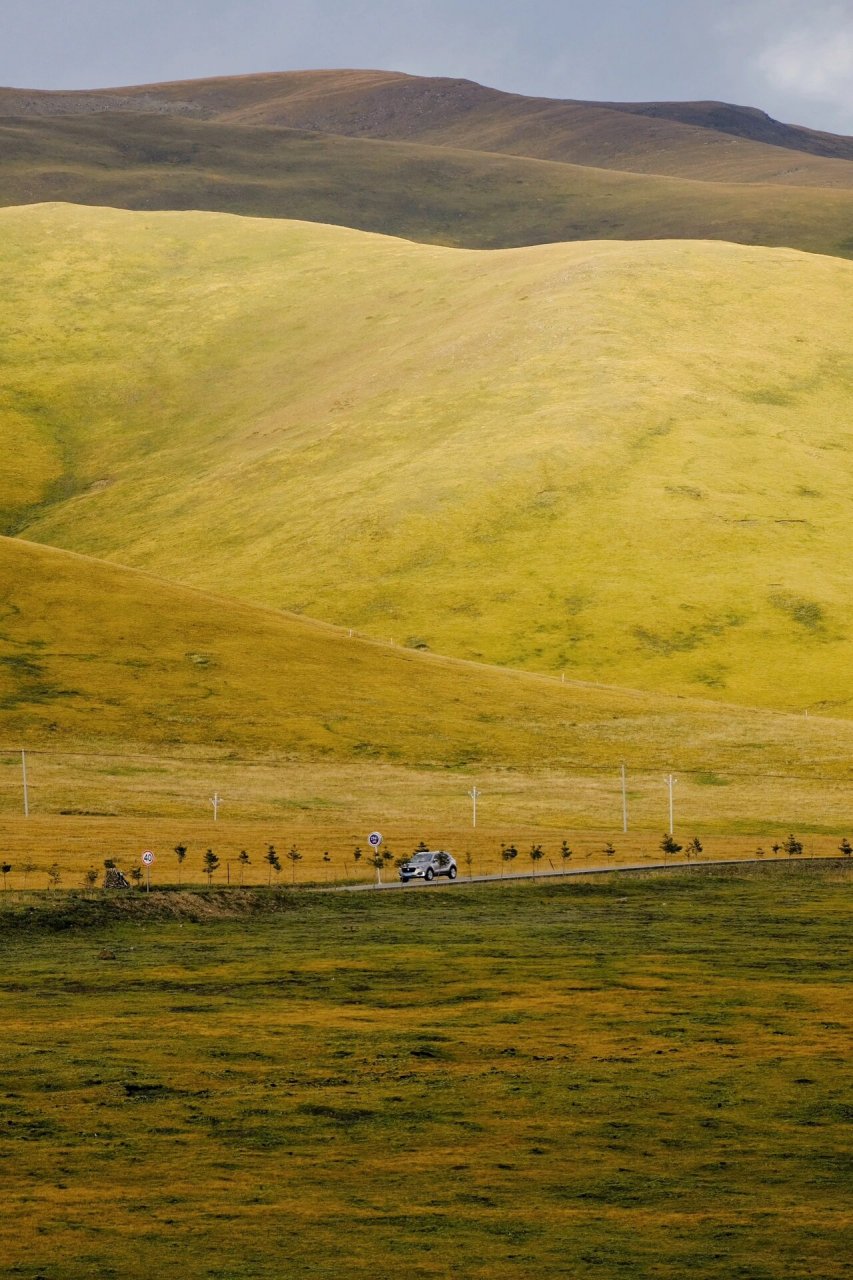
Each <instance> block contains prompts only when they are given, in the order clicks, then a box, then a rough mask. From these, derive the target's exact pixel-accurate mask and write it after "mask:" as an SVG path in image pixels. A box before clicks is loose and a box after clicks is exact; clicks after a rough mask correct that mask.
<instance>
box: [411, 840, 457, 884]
mask: <svg viewBox="0 0 853 1280" xmlns="http://www.w3.org/2000/svg"><path fill="white" fill-rule="evenodd" d="M458 874H459V872H458V868H457V866H456V859H455V858H453V857H451V855H450V854H449V853H445V852H444V850H443V849H427V850H425V851H424V852H418V853H413V854H412V856H411V858H409V861H408V862H404V863H403V865H402V867H401V868H400V879H401V880H402V881H403V884H408V882H409V881H410V880H426V881H427V882H429V881H430V880H434V879H435V877H436V876H447V878H448V880H455V879H456V877H457V875H458Z"/></svg>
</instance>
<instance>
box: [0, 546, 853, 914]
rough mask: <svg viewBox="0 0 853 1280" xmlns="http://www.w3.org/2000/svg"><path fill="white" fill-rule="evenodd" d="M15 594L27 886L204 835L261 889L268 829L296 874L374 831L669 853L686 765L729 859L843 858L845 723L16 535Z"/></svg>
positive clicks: (15, 805) (0, 552) (5, 634)
mask: <svg viewBox="0 0 853 1280" xmlns="http://www.w3.org/2000/svg"><path fill="white" fill-rule="evenodd" d="M0 590H2V599H3V601H4V606H3V619H2V624H0V710H2V715H3V739H2V741H0V856H2V857H3V858H5V859H6V860H7V861H9V862H11V864H12V866H13V869H14V870H13V873H12V876H11V878H10V880H9V885H10V887H15V888H20V887H23V886H24V885H25V884H26V883H29V884H31V885H32V884H33V883H35V882H36V881H37V882H38V884H39V885H42V884H43V883H44V873H45V871H46V869H47V868H48V867H49V866H50V865H51V864H52V863H54V862H56V863H58V865H59V866H60V868H61V869H62V872H63V875H64V877H65V883H66V884H77V883H79V880H80V877H81V876H82V874H83V873H84V872H85V871H86V870H88V869H89V868H90V867H92V866H95V867H96V868H100V867H101V864H102V862H103V859H104V858H106V857H116V858H119V859H120V860H121V862H122V865H125V866H127V865H134V864H135V862H136V860H137V859H138V855H139V853H140V852H141V850H142V849H143V848H148V847H150V848H153V849H155V850H156V852H157V854H158V866H157V869H156V873H155V881H156V882H162V881H163V878H164V877H165V879H166V880H169V879H170V878H172V877H173V876H174V874H175V871H176V867H175V864H174V859H173V856H172V849H173V848H174V846H175V845H176V844H177V843H179V842H183V843H187V844H188V845H189V847H190V850H191V857H190V861H189V862H188V864H187V868H186V869H185V872H184V874H185V877H186V878H187V879H195V880H198V879H199V878H200V876H201V862H200V857H201V854H202V853H203V851H204V849H205V848H208V847H214V848H215V851H216V852H217V854H218V855H219V856H220V858H221V859H222V870H221V873H220V874H221V876H224V875H225V874H226V869H227V861H228V859H229V858H230V859H234V858H236V855H237V854H238V853H239V852H240V850H241V849H243V848H245V849H247V850H248V851H249V852H250V854H251V857H252V868H251V870H250V872H249V880H250V881H252V880H257V879H258V878H260V879H265V877H266V873H267V868H266V867H265V865H264V864H263V862H262V855H263V853H264V851H265V849H266V846H267V844H268V843H270V842H272V843H274V844H276V845H277V847H278V849H279V851H280V853H281V854H282V855H284V854H285V853H286V851H287V849H288V848H289V847H290V846H291V845H293V844H295V845H296V846H297V847H298V849H299V850H300V851H301V853H302V856H303V861H302V862H301V863H300V864H299V866H298V868H294V869H293V870H294V871H298V875H299V878H300V879H305V878H308V879H312V878H320V879H325V878H327V877H328V876H332V875H333V876H335V877H337V878H343V877H345V876H350V877H351V876H354V875H355V876H357V875H363V876H369V875H370V874H371V872H370V871H369V870H368V869H367V864H366V861H365V862H363V863H362V866H361V867H360V868H359V867H357V866H356V865H355V864H354V863H353V862H352V851H353V848H354V846H356V845H359V844H360V845H362V846H364V842H365V837H366V835H367V833H368V831H370V830H372V829H373V828H374V827H376V826H377V825H378V826H380V827H381V828H382V830H383V831H384V833H385V834H386V837H387V847H389V848H391V849H393V850H394V851H395V852H396V853H397V854H400V853H408V852H409V851H410V850H411V849H412V848H414V846H415V845H416V844H417V842H418V841H419V840H421V839H426V840H427V841H428V843H430V844H437V845H447V846H449V847H450V848H452V849H453V850H454V851H455V852H457V853H458V855H459V856H460V858H462V856H463V855H464V853H466V852H470V853H471V855H472V857H473V858H474V859H475V860H476V863H477V867H478V869H479V870H481V871H497V870H499V869H500V866H501V864H500V860H499V851H500V845H501V843H504V844H509V843H512V842H516V843H517V844H518V847H519V850H520V855H521V863H522V864H524V862H525V857H526V854H527V851H528V849H529V847H530V845H531V844H533V843H542V844H543V845H544V847H545V850H546V856H547V857H548V858H550V859H552V860H553V861H555V862H557V863H559V853H558V850H559V845H560V843H561V841H562V840H563V839H564V838H566V837H568V838H569V839H570V842H571V844H572V847H573V848H575V850H576V852H577V855H578V857H579V858H587V857H593V856H599V855H601V853H602V850H603V847H604V844H605V843H606V841H607V840H612V841H613V843H614V844H615V845H616V849H617V854H616V855H615V860H617V861H619V860H633V859H635V858H636V857H638V856H651V855H652V854H653V853H657V842H658V840H659V837H660V831H661V830H662V828H663V826H664V825H665V822H666V815H667V806H666V787H665V784H664V774H665V773H667V772H669V771H671V770H674V771H676V772H677V774H678V779H679V781H678V784H677V792H678V796H677V814H678V829H679V831H680V832H683V833H684V834H685V836H692V835H695V834H699V835H701V836H702V837H703V839H706V840H707V839H708V838H709V837H712V844H713V849H714V851H715V852H716V854H717V855H718V856H719V855H724V856H727V855H728V854H730V853H751V852H753V851H754V849H755V848H756V846H757V845H758V844H763V846H764V847H765V849H766V850H767V851H769V849H770V845H771V844H772V843H773V842H774V841H776V840H779V839H781V838H783V837H784V835H785V834H786V833H787V832H788V831H790V830H796V831H799V832H801V833H802V832H807V833H809V834H810V835H811V836H812V837H813V838H814V841H816V844H814V849H812V846H810V851H819V852H825V851H827V850H830V851H834V850H835V848H836V846H837V843H838V838H839V837H840V836H841V835H843V834H845V833H848V832H847V824H848V819H849V813H850V805H851V800H853V782H851V778H850V768H849V761H850V757H851V754H852V753H853V726H851V723H850V721H849V720H843V719H832V718H828V717H817V716H811V717H803V716H801V715H797V716H795V715H783V714H778V713H773V712H769V711H760V710H750V709H748V708H743V707H738V706H733V705H725V704H719V703H714V702H709V701H702V700H699V699H687V698H675V697H666V696H663V695H660V694H650V693H642V692H638V691H635V690H629V689H619V688H607V687H601V686H592V685H585V684H582V683H574V682H566V683H564V682H562V681H560V680H556V679H554V678H546V677H541V676H536V675H531V674H527V673H523V672H513V671H503V670H499V669H496V668H487V667H484V666H482V665H479V664H472V663H466V662H459V661H454V660H451V659H447V658H441V657H438V656H435V655H432V654H426V653H422V652H419V651H416V650H411V649H406V648H404V647H401V646H393V645H388V644H380V643H377V642H376V641H372V640H370V639H368V638H365V637H360V636H358V635H350V634H349V633H348V632H347V631H342V630H339V629H336V628H334V627H329V626H323V625H320V624H316V623H311V622H307V621H305V620H304V619H302V618H298V617H295V616H287V615H282V614H279V613H276V612H274V611H271V610H265V609H260V608H257V607H251V606H247V605H241V604H239V603H236V602H234V601H229V600H226V599H223V598H220V597H214V596H210V595H207V594H205V593H202V592H197V591H192V590H188V589H186V588H181V587H177V586H175V585H174V584H169V583H166V582H163V581H159V580H157V579H155V578H152V577H150V576H148V575H146V574H143V573H139V572H137V571H132V570H127V569H122V568H120V567H118V566H115V565H111V564H105V563H101V562H98V561H93V560H89V559H87V558H86V557H82V556H78V555H74V554H72V553H69V552H62V551H57V550H55V549H53V548H47V547H42V546H38V545H35V544H32V543H26V542H23V541H21V540H17V539H2V540H0ZM22 748H26V750H27V782H28V801H29V808H30V816H29V817H28V818H24V817H23V816H22V773H21V764H22V762H21V756H20V751H21V749H22ZM622 761H625V762H626V764H627V768H628V781H629V787H628V792H629V795H628V798H629V808H630V817H631V834H630V836H629V837H627V838H623V836H622V833H621V818H622V798H621V782H620V765H621V762H622ZM474 785H477V787H478V788H479V789H480V792H481V799H480V814H479V817H480V824H479V827H478V829H477V831H476V832H475V831H473V830H472V829H471V825H470V799H469V796H468V792H469V791H470V789H471V787H472V786H474ZM217 791H218V792H219V793H220V795H222V797H223V800H224V803H223V806H222V813H221V815H220V820H219V821H218V822H217V823H215V824H214V822H213V821H212V818H213V814H212V809H211V805H210V799H211V797H212V795H213V794H214V792H217ZM617 829H618V831H617ZM326 851H329V853H330V856H331V862H329V863H327V862H324V861H323V860H322V854H323V853H324V852H326ZM28 862H32V863H33V865H34V868H35V869H36V870H37V874H36V875H29V877H28V875H27V873H25V872H24V871H23V868H24V867H25V865H26V864H27V863H28ZM546 865H547V864H546ZM234 869H235V874H236V864H235V868H234ZM290 870H291V869H290V868H289V867H288V866H287V864H285V875H287V874H289V873H290Z"/></svg>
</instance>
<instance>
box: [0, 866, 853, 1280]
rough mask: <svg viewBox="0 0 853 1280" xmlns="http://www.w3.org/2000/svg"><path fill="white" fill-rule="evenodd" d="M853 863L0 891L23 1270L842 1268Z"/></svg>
mask: <svg viewBox="0 0 853 1280" xmlns="http://www.w3.org/2000/svg"><path fill="white" fill-rule="evenodd" d="M849 887H850V879H849V869H845V868H840V869H839V868H831V867H829V866H827V867H826V868H823V869H820V868H815V867H814V866H811V865H809V866H808V867H807V866H802V867H793V868H789V867H785V868H782V869H781V870H780V869H777V868H773V869H772V870H771V869H769V868H764V869H763V870H761V871H759V872H757V873H752V874H748V875H746V874H743V873H742V872H740V873H738V874H737V875H732V874H728V875H720V874H714V875H711V874H709V873H708V872H699V873H696V872H694V873H692V874H690V875H689V876H686V875H684V874H682V873H680V874H678V875H675V876H672V875H669V876H668V877H667V878H666V879H661V878H652V879H646V880H630V879H619V878H612V879H608V880H607V881H605V882H601V883H595V884H587V885H584V886H580V885H572V886H561V887H553V886H548V887H544V886H539V887H536V888H529V889H509V888H498V889H496V890H482V889H481V890H465V889H460V888H458V887H457V888H455V889H451V890H448V891H444V890H438V891H427V892H425V893H417V892H416V893H414V894H412V895H410V896H407V895H393V896H392V897H386V898H381V897H378V896H377V897H373V896H371V897H365V896H364V895H360V896H357V897H356V898H354V897H352V896H350V895H343V896H332V897H321V896H315V897H310V896H308V895H301V894H296V895H289V894H286V893H283V894H275V893H273V894H271V895H269V896H266V895H261V896H256V895H240V894H237V895H234V896H232V897H230V898H229V897H228V895H227V894H222V893H219V894H214V895H212V896H211V897H209V898H204V897H198V898H192V897H190V896H185V897H184V898H180V897H178V896H164V897H163V898H162V899H161V898H160V897H158V896H157V895H152V897H151V899H150V900H149V901H147V902H146V901H145V900H144V899H142V900H140V898H139V897H138V896H134V897H132V898H131V899H130V900H128V901H127V902H125V903H124V904H123V905H122V904H115V903H112V902H104V900H103V899H102V898H95V899H92V900H89V901H87V900H84V899H82V898H79V897H78V898H77V899H69V898H68V897H67V896H66V895H63V894H56V895H53V896H52V898H51V900H50V901H47V900H46V899H42V902H41V904H40V905H38V906H35V907H34V906H33V905H32V903H30V904H29V906H27V905H26V904H22V905H13V902H12V899H13V898H14V895H7V897H6V898H5V899H3V897H2V895H0V911H2V921H3V927H2V931H0V939H1V940H0V947H2V978H0V986H2V989H3V1002H4V1029H5V1033H6V1048H5V1050H4V1054H3V1060H2V1065H0V1072H2V1076H3V1080H2V1107H3V1124H2V1126H0V1155H2V1161H0V1171H2V1172H0V1178H2V1179H3V1184H2V1185H3V1197H4V1210H5V1211H4V1214H3V1216H2V1220H0V1236H2V1254H3V1257H4V1261H5V1273H6V1274H7V1275H8V1276H10V1277H25V1278H26V1280H33V1278H34V1277H36V1276H50V1277H51V1280H83V1277H87V1278H88V1277H90V1276H92V1275H93V1274H97V1275H98V1276H102V1277H116V1280H118V1278H119V1277H120V1278H121V1280H136V1278H137V1277H138V1278H139V1280H142V1278H143V1277H145V1280H147V1278H148V1277H150V1276H151V1275H159V1276H163V1277H164V1280H165V1278H168V1277H173V1276H174V1277H178V1276H182V1277H183V1276H186V1275H187V1274H188V1273H189V1272H191V1273H192V1275H193V1276H197V1277H210V1278H211V1280H226V1278H227V1280H249V1278H261V1277H263V1278H265V1280H266V1278H267V1277H269V1278H270V1280H272V1277H281V1276H285V1275H297V1274H299V1275H306V1276H307V1275H311V1276H331V1275H336V1276H346V1277H350V1276H352V1277H355V1276H371V1277H372V1276H376V1275H377V1274H380V1273H381V1274H398V1275H406V1276H413V1277H414V1276H424V1277H428V1276H447V1275H452V1274H459V1275H465V1276H466V1277H467V1276H470V1277H490V1278H498V1280H500V1278H503V1277H507V1280H508V1278H509V1277H519V1276H522V1275H523V1276H530V1275H547V1276H558V1275H559V1276H567V1277H573V1278H578V1280H587V1278H591V1277H601V1278H602V1280H604V1278H607V1280H610V1277H616V1276H619V1275H624V1274H626V1273H630V1274H631V1275H632V1276H636V1277H638V1278H640V1280H645V1278H648V1280H665V1278H670V1277H671V1280H682V1277H683V1276H685V1275H687V1274H690V1275H694V1276H696V1277H697V1278H701V1280H712V1278H714V1280H716V1278H719V1280H731V1277H733V1276H743V1277H744V1278H746V1277H748V1278H749V1280H780V1277H782V1276H784V1277H785V1280H805V1278H806V1277H809V1278H811V1277H815V1276H820V1277H821V1280H842V1278H843V1277H845V1276H849V1274H850V1262H849V1256H848V1253H847V1251H846V1249H845V1246H844V1236H845V1232H847V1231H849V1227H850V1212H849V1207H848V1200H849V1189H850V1184H849V1119H850V1116H849V1111H850V1108H849V1077H848V1074H847V1073H848V1065H849V1064H848V1063H847V1061H846V1048H847V1044H848V1043H849V1032H850V1000H849V974H848V971H847V965H846V960H845V952H846V943H847V920H848V919H849ZM113 957H114V958H113Z"/></svg>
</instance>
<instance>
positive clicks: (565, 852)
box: [560, 840, 572, 862]
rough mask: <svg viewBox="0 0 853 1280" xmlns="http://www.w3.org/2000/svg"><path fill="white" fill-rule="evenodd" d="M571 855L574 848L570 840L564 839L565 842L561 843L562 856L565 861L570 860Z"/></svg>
mask: <svg viewBox="0 0 853 1280" xmlns="http://www.w3.org/2000/svg"><path fill="white" fill-rule="evenodd" d="M571 856H572V850H571V848H570V847H569V842H568V840H564V841H563V843H562V844H561V845H560V857H561V858H562V859H563V861H564V862H568V860H569V858H571Z"/></svg>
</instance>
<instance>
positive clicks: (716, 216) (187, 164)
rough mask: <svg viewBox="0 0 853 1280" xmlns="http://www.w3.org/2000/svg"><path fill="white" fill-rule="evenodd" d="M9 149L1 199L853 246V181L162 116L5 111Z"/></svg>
mask: <svg viewBox="0 0 853 1280" xmlns="http://www.w3.org/2000/svg"><path fill="white" fill-rule="evenodd" d="M0 154H2V162H0V204H1V205H19V204H35V203H40V202H44V201H56V200H62V201H65V202H67V203H74V204H84V205H109V206H112V207H117V208H127V209H140V210H150V209H165V210H172V209H206V210H213V211H217V212H222V213H236V214H244V215H249V216H252V217H273V218H298V219H302V220H305V221H310V222H322V223H335V224H340V225H344V226H350V227H356V228H359V229H361V230H364V231H375V232H380V233H382V234H385V235H395V236H404V237H406V238H407V239H412V240H420V241H423V242H426V243H435V244H445V245H451V246H457V247H465V248H479V249H495V248H507V247H511V246H515V245H525V244H543V243H550V242H556V241H567V240H589V239H603V240H635V239H643V240H648V239H664V238H677V239H713V240H731V241H738V242H741V243H745V244H762V245H786V246H789V247H791V248H797V249H803V250H808V251H810V252H816V253H827V254H837V255H839V256H842V257H848V258H849V257H850V256H851V255H853V239H851V225H853V189H851V188H850V187H848V188H844V187H838V188H837V189H818V188H809V187H797V186H790V187H785V186H778V185H776V186H774V185H771V184H764V185H757V184H756V185H750V186H747V185H743V184H737V183H721V182H718V183H708V182H702V181H697V180H686V179H683V178H678V177H658V176H655V175H642V174H633V173H627V172H620V171H618V170H612V169H610V170H608V169H605V168H596V167H588V166H587V167H583V166H581V165H567V164H560V163H552V162H547V161H539V160H531V159H526V158H522V157H515V156H506V155H494V154H488V153H483V152H475V151H464V150H458V149H454V148H450V147H438V146H427V145H423V144H419V143H415V142H385V141H381V140H377V139H370V138H367V139H364V138H348V137H337V136H333V135H324V134H318V133H309V132H299V131H296V130H287V129H281V128H264V127H260V126H258V127H253V128H247V127H243V126H240V125H236V124H222V123H219V122H216V121H199V120H195V119H185V118H183V117H171V116H166V117H163V116H157V115H139V116H137V115H111V114H99V115H94V116H89V115H84V116H70V117H65V116H61V117H58V118H56V117H47V118H46V117H40V116H36V117H32V118H23V119H6V120H0ZM835 163H841V162H835ZM851 168H853V166H851ZM851 186H853V184H851Z"/></svg>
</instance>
